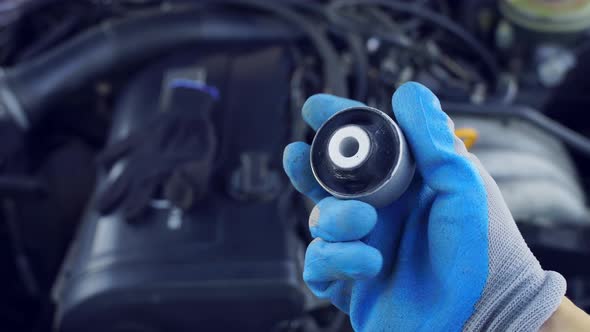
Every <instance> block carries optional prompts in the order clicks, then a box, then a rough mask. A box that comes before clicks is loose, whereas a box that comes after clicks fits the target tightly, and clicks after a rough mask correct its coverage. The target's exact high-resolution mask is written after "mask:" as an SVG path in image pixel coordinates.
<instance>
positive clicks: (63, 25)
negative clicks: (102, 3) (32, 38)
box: [16, 15, 81, 62]
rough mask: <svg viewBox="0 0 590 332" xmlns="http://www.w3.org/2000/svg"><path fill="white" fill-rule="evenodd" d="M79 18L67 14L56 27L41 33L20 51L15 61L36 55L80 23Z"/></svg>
mask: <svg viewBox="0 0 590 332" xmlns="http://www.w3.org/2000/svg"><path fill="white" fill-rule="evenodd" d="M80 20H81V18H80V16H79V15H68V16H67V17H66V18H64V20H63V21H61V22H59V24H58V26H57V27H55V28H54V29H52V30H51V31H48V32H47V33H46V34H44V35H42V36H41V37H40V38H39V40H37V41H36V42H35V43H33V44H32V45H30V46H28V47H27V48H25V49H24V50H23V51H22V52H20V54H19V55H18V56H17V57H16V62H22V61H24V60H27V59H30V58H32V57H34V56H37V55H38V54H40V53H42V52H43V51H45V50H46V49H48V48H49V47H51V46H53V45H55V44H57V43H58V42H60V41H61V40H62V39H64V38H65V37H66V36H67V35H68V34H69V33H70V32H71V31H72V30H73V29H74V28H75V27H76V26H77V25H78V24H79V23H80Z"/></svg>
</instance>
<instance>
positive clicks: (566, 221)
mask: <svg viewBox="0 0 590 332" xmlns="http://www.w3.org/2000/svg"><path fill="white" fill-rule="evenodd" d="M589 33H590V1H585V0H553V1H542V0H501V1H495V0H490V1H488V0H477V1H475V0H470V1H444V0H439V1H436V0H416V1H409V0H408V1H402V0H365V1H363V0H334V1H311V0H309V1H262V0H260V1H258V0H217V1H198V0H193V1H173V0H167V1H166V0H163V1H158V0H102V1H101V0H69V1H68V0H65V1H58V0H2V1H0V65H1V67H0V141H1V142H2V144H1V145H0V294H2V296H1V297H0V308H1V310H0V330H3V331H88V332H91V331H119V332H144V331H145V332H152V331H154V332H155V331H273V332H283V331H284V332H300V331H305V332H306V331H311V332H330V331H351V329H350V327H349V326H348V325H347V324H348V323H347V319H346V317H345V316H344V315H343V314H340V313H338V311H337V310H336V309H334V308H333V307H331V306H330V305H329V303H327V302H325V301H322V300H319V299H317V298H315V297H314V296H313V295H312V294H311V293H310V292H309V291H308V290H307V289H306V287H305V285H304V284H303V281H302V278H301V275H302V261H303V255H304V252H305V247H306V245H307V243H308V242H309V241H310V235H309V233H308V230H307V215H308V212H309V210H310V208H311V207H312V206H311V204H310V202H307V201H305V200H304V199H303V198H302V197H301V196H300V195H298V194H297V193H296V192H294V190H293V188H292V187H291V186H290V185H289V183H288V180H287V178H286V176H285V175H284V174H283V172H282V166H281V155H282V149H283V147H284V146H285V145H286V144H287V143H289V142H291V141H294V140H306V141H308V142H309V141H310V139H311V138H312V137H313V133H311V132H310V131H309V129H308V128H307V127H306V126H305V124H304V123H303V122H302V120H301V118H300V109H301V106H302V104H303V102H304V101H305V99H306V98H307V97H308V96H310V95H312V94H314V93H319V92H327V93H332V94H337V95H340V96H344V97H349V98H354V99H358V100H361V101H363V102H365V103H367V104H368V105H370V106H374V107H377V108H380V109H382V110H388V109H389V108H390V98H391V94H392V92H393V91H394V90H395V89H396V87H398V86H399V85H400V84H402V83H403V82H406V81H409V80H414V81H418V82H421V83H423V84H425V85H427V86H428V87H429V88H430V89H432V90H433V91H434V92H435V93H436V94H437V95H438V96H439V97H440V99H441V100H442V104H443V108H444V109H445V110H446V111H447V112H448V113H449V114H450V115H451V117H452V118H453V119H454V120H455V123H456V127H457V128H458V129H461V131H460V132H461V133H463V135H464V137H462V138H463V139H464V140H465V142H466V143H468V144H467V145H468V146H469V147H470V150H471V152H473V153H474V154H476V155H477V156H478V157H479V158H480V160H481V161H482V163H483V164H484V166H485V167H486V168H487V169H488V171H489V172H490V173H491V174H492V176H493V177H494V179H495V180H496V181H497V182H498V184H499V186H500V189H501V191H502V193H503V195H504V197H505V199H506V201H507V203H508V205H509V207H510V209H511V212H512V214H513V215H514V217H515V219H516V220H517V222H518V226H519V228H520V230H521V231H522V233H523V235H524V237H525V239H526V241H527V243H528V244H529V246H530V247H531V249H532V250H533V252H534V253H535V255H536V256H537V257H538V259H539V260H540V261H541V263H542V265H543V267H544V268H545V269H553V270H556V271H558V272H560V273H562V274H563V275H564V276H565V277H566V279H567V282H568V294H567V295H568V296H569V297H570V298H571V299H572V300H573V301H574V302H575V303H576V304H577V305H579V306H581V307H582V308H584V309H585V310H588V309H590V264H589V262H590V260H589V259H590V241H589V240H590V216H589V214H588V207H587V199H586V197H587V193H588V190H589V184H590V183H589V180H590V167H589V166H590V165H589V161H590V141H589V140H588V138H587V135H590V122H589V121H588V119H589V118H590V116H589V115H588V112H589V111H590V94H589V93H588V87H589V86H590V34H589Z"/></svg>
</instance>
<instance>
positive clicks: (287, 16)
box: [179, 0, 348, 97]
mask: <svg viewBox="0 0 590 332" xmlns="http://www.w3.org/2000/svg"><path fill="white" fill-rule="evenodd" d="M179 2H183V1H182V0H181V1H179ZM208 3H209V4H214V5H237V6H247V7H250V8H252V9H257V10H263V11H266V12H270V13H272V14H275V15H277V16H279V17H280V18H282V19H284V20H285V21H287V22H289V23H291V24H292V25H294V26H296V27H297V28H298V29H300V30H301V31H302V32H304V33H305V34H306V36H307V37H308V38H309V40H310V41H311V42H312V44H314V46H315V48H316V50H317V52H318V54H319V56H320V58H321V59H322V71H323V77H324V79H325V80H326V81H325V84H324V85H325V89H326V91H325V92H327V93H332V94H335V95H339V96H342V97H347V96H348V88H347V86H346V78H345V75H344V73H343V70H342V66H341V64H340V58H339V57H338V53H337V51H336V49H335V48H334V47H333V46H332V44H331V43H330V41H329V40H328V39H327V37H326V35H325V33H324V31H322V29H320V28H318V27H317V25H315V24H314V22H312V21H310V20H308V19H306V18H305V17H304V16H302V15H299V14H298V13H297V12H296V11H294V10H291V9H290V8H289V7H287V6H285V5H280V4H277V3H274V2H272V1H262V0H209V2H208Z"/></svg>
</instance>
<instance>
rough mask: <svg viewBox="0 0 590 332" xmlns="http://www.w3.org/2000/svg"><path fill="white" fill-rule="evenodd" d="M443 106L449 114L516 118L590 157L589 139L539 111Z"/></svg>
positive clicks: (484, 106)
mask: <svg viewBox="0 0 590 332" xmlns="http://www.w3.org/2000/svg"><path fill="white" fill-rule="evenodd" d="M442 104H443V108H444V110H445V111H446V112H447V113H449V114H458V115H472V116H480V117H494V118H518V119H521V120H524V121H526V122H528V123H530V124H531V125H533V126H535V127H537V128H539V129H541V130H543V131H545V132H547V133H549V134H551V135H553V136H555V137H556V138H558V139H559V140H561V141H563V142H564V143H565V144H566V145H568V146H570V147H571V148H572V149H575V150H576V151H578V152H580V153H582V154H584V155H585V156H586V157H590V139H589V138H587V137H586V136H584V135H582V134H579V133H577V132H575V131H573V130H571V129H569V128H568V127H566V126H564V125H562V124H560V123H558V122H556V121H555V120H553V119H551V118H548V117H547V116H545V115H543V114H542V113H540V112H539V111H536V110H533V109H531V108H528V107H524V106H507V105H474V104H461V103H452V102H448V103H447V102H444V103H442Z"/></svg>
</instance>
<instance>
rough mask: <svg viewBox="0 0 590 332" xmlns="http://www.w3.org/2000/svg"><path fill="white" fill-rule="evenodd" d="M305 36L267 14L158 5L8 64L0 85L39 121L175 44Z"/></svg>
mask: <svg viewBox="0 0 590 332" xmlns="http://www.w3.org/2000/svg"><path fill="white" fill-rule="evenodd" d="M301 36H302V34H301V32H300V31H299V30H298V29H293V27H290V26H288V25H286V24H284V23H283V22H280V21H279V20H277V19H275V18H269V17H268V16H263V15H254V16H253V15H248V16H244V15H243V14H242V15H240V14H239V13H237V14H230V13H223V14H222V13H218V14H217V15H211V13H210V12H209V11H203V10H200V9H198V8H197V9H187V8H184V10H182V11H178V10H169V11H162V10H158V11H155V12H150V13H146V14H143V15H140V16H135V17H131V18H127V19H124V20H121V21H110V22H105V23H103V24H101V25H99V26H97V27H95V28H92V29H90V30H88V31H86V32H84V33H82V34H80V35H78V36H76V37H74V38H73V39H72V40H70V41H67V42H65V43H64V44H63V45H61V46H60V47H57V48H55V49H52V50H50V51H49V52H47V53H45V54H43V55H42V56H40V57H38V58H35V59H33V60H31V61H29V62H25V63H22V64H19V65H17V66H16V67H13V68H5V69H4V75H3V79H2V81H1V82H0V90H1V91H2V93H3V94H4V95H6V94H8V95H9V96H11V97H12V98H10V99H15V100H16V101H17V102H18V104H20V105H16V106H15V105H14V102H11V103H10V105H7V102H6V101H5V99H8V98H2V99H3V100H2V101H4V107H7V108H20V109H21V110H20V111H22V112H24V114H25V115H26V118H27V119H28V122H29V123H35V122H36V121H38V120H39V119H40V118H41V116H42V113H43V112H42V111H43V110H44V109H45V108H47V106H49V105H51V104H53V103H55V102H56V101H57V100H59V99H60V98H63V97H64V96H65V95H66V94H67V93H71V92H73V91H75V90H76V89H78V88H79V87H80V86H83V85H85V84H87V83H88V82H90V81H92V80H94V79H96V78H98V77H99V76H100V75H104V74H105V73H108V72H110V71H112V70H115V69H116V70H125V67H126V66H128V65H130V64H132V63H134V62H138V61H141V60H145V59H147V58H149V57H153V56H155V55H158V54H161V53H162V52H164V51H169V50H170V49H172V48H176V47H180V46H185V45H190V44H191V43H195V42H200V41H209V42H245V43H255V42H278V41H286V40H293V39H296V38H299V37H301ZM17 106H20V107H17ZM18 111H19V110H15V112H18Z"/></svg>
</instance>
